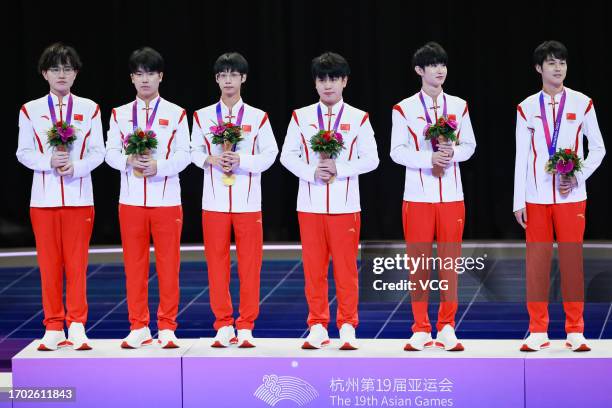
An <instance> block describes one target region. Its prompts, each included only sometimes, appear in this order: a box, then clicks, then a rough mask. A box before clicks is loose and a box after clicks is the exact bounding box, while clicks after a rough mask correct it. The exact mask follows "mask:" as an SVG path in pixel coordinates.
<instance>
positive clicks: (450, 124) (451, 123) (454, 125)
mask: <svg viewBox="0 0 612 408" xmlns="http://www.w3.org/2000/svg"><path fill="white" fill-rule="evenodd" d="M446 124H447V125H448V127H449V128H451V129H453V130H457V121H456V120H452V119H451V120H448V121H446Z"/></svg>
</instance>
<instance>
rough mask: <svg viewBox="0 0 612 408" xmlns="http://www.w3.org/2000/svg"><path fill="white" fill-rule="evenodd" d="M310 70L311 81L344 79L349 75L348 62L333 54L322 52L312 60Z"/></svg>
mask: <svg viewBox="0 0 612 408" xmlns="http://www.w3.org/2000/svg"><path fill="white" fill-rule="evenodd" d="M310 69H311V71H312V78H313V79H317V78H319V79H325V78H327V77H329V78H332V79H335V78H346V77H348V76H349V74H350V73H351V68H350V67H349V64H348V61H347V60H346V59H345V58H344V57H343V56H342V55H340V54H336V53H335V52H324V53H323V54H321V55H319V56H318V57H315V58H313V59H312V63H311V64H310Z"/></svg>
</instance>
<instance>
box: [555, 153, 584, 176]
mask: <svg viewBox="0 0 612 408" xmlns="http://www.w3.org/2000/svg"><path fill="white" fill-rule="evenodd" d="M581 170H582V160H581V159H580V157H578V155H577V154H576V153H574V151H573V150H572V149H559V150H558V151H557V152H556V153H555V154H554V155H553V156H552V157H551V158H550V159H549V160H548V162H547V163H546V171H547V172H549V173H551V174H559V175H560V176H564V177H573V176H574V174H575V173H576V172H577V171H581Z"/></svg>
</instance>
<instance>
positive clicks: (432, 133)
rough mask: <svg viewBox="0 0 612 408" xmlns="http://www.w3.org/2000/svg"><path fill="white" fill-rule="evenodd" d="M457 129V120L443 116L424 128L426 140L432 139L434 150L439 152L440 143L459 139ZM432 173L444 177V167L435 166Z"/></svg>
mask: <svg viewBox="0 0 612 408" xmlns="http://www.w3.org/2000/svg"><path fill="white" fill-rule="evenodd" d="M456 130H457V121H455V120H453V119H448V118H447V117H445V116H442V117H440V118H439V119H438V120H437V121H436V123H434V124H433V125H432V124H429V123H428V124H427V126H425V129H424V130H423V135H424V136H425V140H430V141H431V146H432V148H433V150H434V152H437V151H438V143H445V142H448V141H449V140H450V141H452V142H456V141H457V135H456V134H455V131H456ZM432 173H433V175H434V176H436V177H442V175H444V169H443V168H441V167H440V166H434V167H433V170H432Z"/></svg>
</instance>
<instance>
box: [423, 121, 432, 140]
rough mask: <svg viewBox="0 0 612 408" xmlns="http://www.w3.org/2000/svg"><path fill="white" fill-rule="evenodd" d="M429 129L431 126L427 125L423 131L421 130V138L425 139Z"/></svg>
mask: <svg viewBox="0 0 612 408" xmlns="http://www.w3.org/2000/svg"><path fill="white" fill-rule="evenodd" d="M429 128H431V125H430V124H429V123H428V124H426V125H425V129H423V136H425V137H427V132H429Z"/></svg>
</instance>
